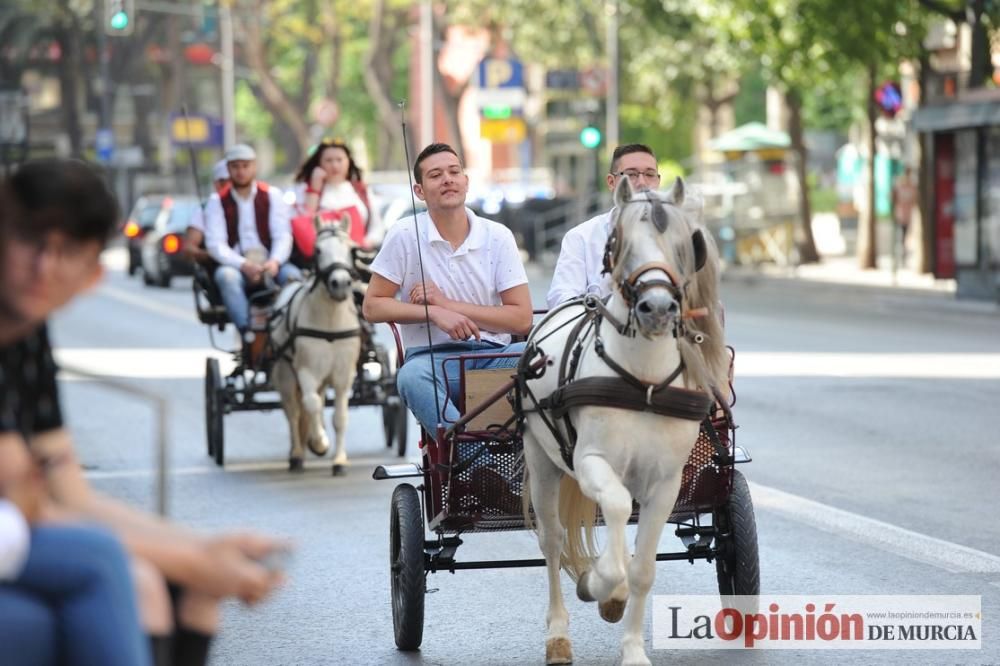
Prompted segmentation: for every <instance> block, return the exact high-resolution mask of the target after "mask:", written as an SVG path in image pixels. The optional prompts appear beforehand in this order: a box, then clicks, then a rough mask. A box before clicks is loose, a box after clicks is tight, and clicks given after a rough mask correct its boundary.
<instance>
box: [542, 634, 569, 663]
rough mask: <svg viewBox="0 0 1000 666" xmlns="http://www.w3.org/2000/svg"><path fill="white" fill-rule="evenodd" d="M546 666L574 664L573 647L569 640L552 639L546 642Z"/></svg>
mask: <svg viewBox="0 0 1000 666" xmlns="http://www.w3.org/2000/svg"><path fill="white" fill-rule="evenodd" d="M545 663H546V664H572V663H573V646H572V645H570V642H569V639H568V638H550V639H549V640H547V641H545Z"/></svg>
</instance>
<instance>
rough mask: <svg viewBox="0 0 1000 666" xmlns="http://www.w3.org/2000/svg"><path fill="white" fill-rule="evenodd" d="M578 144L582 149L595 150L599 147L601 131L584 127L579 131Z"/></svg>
mask: <svg viewBox="0 0 1000 666" xmlns="http://www.w3.org/2000/svg"><path fill="white" fill-rule="evenodd" d="M580 143H581V144H583V147H584V148H597V147H598V146H599V145H601V130H599V129H597V128H596V127H584V128H583V129H582V130H580Z"/></svg>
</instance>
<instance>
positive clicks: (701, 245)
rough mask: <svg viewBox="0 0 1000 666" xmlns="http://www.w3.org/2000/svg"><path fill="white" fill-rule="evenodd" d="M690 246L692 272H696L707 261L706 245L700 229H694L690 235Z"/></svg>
mask: <svg viewBox="0 0 1000 666" xmlns="http://www.w3.org/2000/svg"><path fill="white" fill-rule="evenodd" d="M691 244H692V245H693V246H694V270H695V271H696V272H697V271H700V270H701V268H702V266H704V265H705V262H706V261H708V244H707V243H706V242H705V235H704V234H703V233H702V231H701V229H695V230H694V233H693V234H691Z"/></svg>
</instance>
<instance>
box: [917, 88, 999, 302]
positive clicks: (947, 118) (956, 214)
mask: <svg viewBox="0 0 1000 666" xmlns="http://www.w3.org/2000/svg"><path fill="white" fill-rule="evenodd" d="M912 125H913V129H914V130H915V131H917V132H920V133H921V135H922V142H923V147H924V159H925V162H924V165H923V166H924V168H927V169H929V171H928V173H929V174H930V176H931V178H930V187H931V192H930V193H929V196H930V198H929V200H927V201H926V202H925V203H926V204H927V205H926V206H925V210H928V211H930V213H931V215H930V217H931V220H930V224H929V225H927V228H926V229H925V233H927V234H928V237H927V238H925V242H926V247H929V248H930V250H931V253H932V262H931V265H932V269H933V272H934V275H935V277H939V278H951V277H954V278H955V279H956V280H957V283H958V296H959V297H960V298H975V299H986V300H1000V97H997V96H996V95H995V94H994V95H992V96H991V97H990V98H987V99H982V98H978V97H977V98H976V99H975V100H974V101H970V100H967V101H961V102H954V103H950V104H940V105H934V106H926V107H923V108H921V109H919V110H917V112H916V113H914V114H913V118H912Z"/></svg>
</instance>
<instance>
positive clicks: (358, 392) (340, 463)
mask: <svg viewBox="0 0 1000 666" xmlns="http://www.w3.org/2000/svg"><path fill="white" fill-rule="evenodd" d="M315 224H316V232H317V237H316V251H315V258H314V260H313V264H312V266H311V267H310V269H309V270H307V272H306V275H305V279H304V280H303V281H302V282H295V283H292V284H289V285H286V286H285V287H284V288H283V289H282V290H281V292H280V294H279V293H277V290H276V289H273V288H271V289H264V290H262V291H261V292H260V293H258V294H255V295H253V296H251V329H253V330H254V331H255V332H256V339H255V341H254V343H252V344H251V345H249V346H247V347H245V349H244V350H241V351H236V352H234V353H233V356H234V360H235V368H234V369H233V371H232V372H230V373H229V374H228V375H226V376H223V375H222V372H221V371H220V369H219V362H218V359H216V358H211V357H210V358H208V359H206V363H205V425H206V435H207V441H208V454H209V456H211V457H212V458H213V459H214V460H215V462H216V464H218V465H220V466H221V465H222V464H223V462H224V460H225V439H224V425H223V416H224V415H226V414H229V413H231V412H242V411H263V410H271V409H275V408H283V409H284V411H285V415H286V417H287V418H288V424H289V431H290V434H291V437H290V439H291V446H290V453H289V469H290V470H291V471H301V470H302V469H303V464H304V463H303V458H304V450H305V448H308V449H309V450H310V451H312V452H313V453H314V454H315V455H317V456H323V455H325V454H326V452H327V451H328V450H329V448H330V443H329V440H328V437H327V434H326V430H325V428H324V426H323V422H322V414H323V408H324V407H327V406H333V407H334V416H333V426H334V432H335V436H336V437H335V440H336V441H335V451H334V457H333V472H334V474H339V473H341V472H343V471H344V470H345V468H346V465H347V454H346V451H345V446H344V436H345V433H346V429H347V411H348V407H349V406H350V407H354V406H361V405H374V406H380V407H381V409H382V423H383V432H384V435H385V442H386V446H387V447H390V448H391V447H393V445H395V447H396V451H397V453H398V454H399V455H400V456H402V455H404V454H405V452H406V439H407V412H406V409H405V408H404V407H403V404H402V402H401V401H400V399H399V395H398V394H397V393H396V374H395V373H396V368H395V364H394V363H393V362H392V359H391V358H390V356H389V353H388V350H387V349H386V348H385V347H384V346H382V345H380V344H377V343H376V342H375V340H374V338H373V337H372V331H371V329H370V327H369V326H367V325H366V324H365V323H364V321H363V320H362V319H361V317H360V315H359V313H358V308H357V306H356V304H355V302H354V299H353V293H354V288H355V287H356V286H357V285H358V284H359V283H361V282H367V278H369V277H370V275H371V274H370V272H368V271H367V266H368V264H370V263H371V261H372V259H373V258H374V255H373V254H372V253H366V252H362V251H361V250H360V249H359V248H358V247H357V246H356V245H355V244H354V243H352V242H351V240H350V239H349V237H348V235H347V233H346V231H345V230H344V228H343V225H342V224H323V223H321V222H320V221H319V220H318V219H317V220H316V223H315ZM194 296H195V308H196V310H197V312H198V318H199V320H200V321H201V322H202V323H204V324H207V325H208V326H209V331H210V334H211V331H212V327H218V328H219V330H222V329H223V328H225V325H226V324H227V323H228V322H229V317H228V315H227V314H226V309H225V307H224V306H223V305H222V299H221V297H220V295H219V292H218V289H217V288H216V286H215V284H214V283H213V282H212V280H211V279H210V277H209V276H208V273H207V271H204V270H199V271H196V274H195V281H194ZM272 302H273V303H272ZM255 319H256V321H254V320H255ZM212 342H213V346H215V347H216V348H217V349H220V348H219V347H218V346H217V345H215V341H214V336H213V339H212ZM275 391H277V393H278V397H277V398H276V397H275V396H274V392H275Z"/></svg>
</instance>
